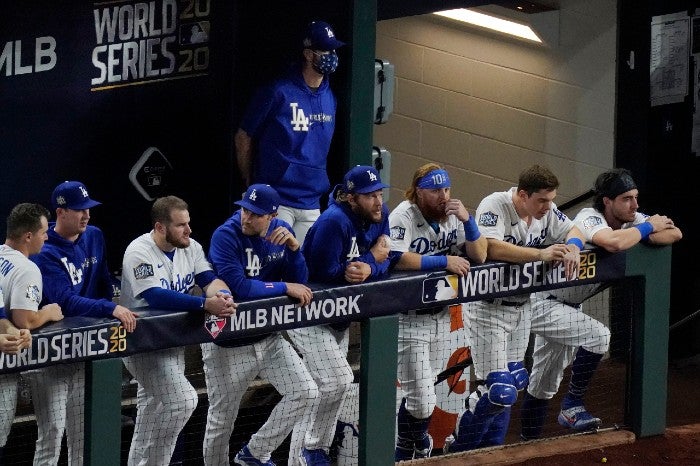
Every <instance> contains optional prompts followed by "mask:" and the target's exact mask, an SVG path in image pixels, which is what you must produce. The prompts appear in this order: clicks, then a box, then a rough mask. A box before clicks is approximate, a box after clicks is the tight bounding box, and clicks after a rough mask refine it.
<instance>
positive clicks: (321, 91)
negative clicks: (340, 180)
mask: <svg viewBox="0 0 700 466" xmlns="http://www.w3.org/2000/svg"><path fill="white" fill-rule="evenodd" d="M343 45H345V43H344V42H341V41H339V40H338V39H336V37H335V33H334V32H333V29H331V26H330V25H329V24H328V23H326V22H323V21H313V22H311V23H309V24H308V25H307V28H306V30H305V33H304V39H303V41H302V54H301V58H302V60H301V61H300V62H298V63H296V64H294V65H293V66H292V68H291V69H290V70H289V72H288V74H287V75H285V76H283V77H282V78H280V79H278V80H276V81H274V82H273V83H272V84H271V85H269V86H264V87H262V88H261V89H260V90H258V91H257V92H256V93H255V95H254V96H253V98H252V99H251V101H250V103H249V104H248V108H247V109H246V112H245V114H244V115H243V118H242V120H241V123H240V127H239V129H238V131H237V132H236V135H235V141H234V142H235V146H236V156H237V162H238V169H239V171H240V173H241V177H242V178H243V181H244V183H245V185H246V186H249V185H250V184H252V183H264V184H269V185H271V186H272V187H273V188H275V190H276V191H277V192H278V193H279V195H280V200H281V204H280V206H279V211H278V217H279V218H280V219H281V220H284V221H285V222H287V223H288V224H289V225H290V226H291V227H292V229H293V230H294V231H295V232H296V234H297V239H298V240H299V241H300V242H302V243H303V241H304V238H305V237H306V232H307V231H308V230H309V228H310V227H311V225H312V224H313V223H314V221H315V220H316V219H317V218H318V216H319V215H320V198H321V196H322V195H324V194H325V193H326V192H328V189H329V188H330V183H329V181H328V174H327V173H326V160H327V158H328V150H329V148H330V145H331V139H332V138H333V131H334V130H335V111H336V98H335V95H334V94H333V91H332V90H331V88H330V85H329V75H330V74H331V73H333V72H334V71H335V69H336V67H337V66H338V55H336V52H335V50H336V49H337V48H339V47H342V46H343Z"/></svg>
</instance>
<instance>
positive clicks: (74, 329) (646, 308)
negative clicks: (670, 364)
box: [0, 245, 671, 465]
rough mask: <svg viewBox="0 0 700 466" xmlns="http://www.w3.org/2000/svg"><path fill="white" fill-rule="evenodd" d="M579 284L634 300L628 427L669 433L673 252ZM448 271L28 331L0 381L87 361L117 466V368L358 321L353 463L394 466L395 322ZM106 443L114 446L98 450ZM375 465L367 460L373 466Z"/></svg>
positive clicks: (528, 282) (585, 273)
mask: <svg viewBox="0 0 700 466" xmlns="http://www.w3.org/2000/svg"><path fill="white" fill-rule="evenodd" d="M581 263H582V268H581V273H580V276H579V281H578V283H580V284H584V283H594V282H596V283H597V282H617V283H621V284H622V285H621V286H624V287H625V291H626V295H628V296H630V298H629V299H631V300H632V301H633V303H632V306H633V314H632V318H631V355H630V359H629V380H628V386H629V387H633V389H629V390H628V393H627V407H626V408H627V409H626V415H625V416H626V419H625V423H626V425H627V426H629V428H630V429H631V430H632V431H633V432H634V433H635V434H636V435H637V436H639V437H645V436H651V435H657V434H662V433H663V431H664V429H665V427H666V393H667V386H666V380H667V354H668V328H669V317H668V316H669V303H670V275H671V247H670V246H667V247H653V246H646V245H639V246H636V247H634V248H632V249H630V250H629V251H627V252H623V253H617V254H608V253H606V252H605V251H602V250H599V249H594V250H589V251H584V252H582V262H581ZM444 276H445V274H444V273H437V274H425V273H418V272H417V273H396V274H393V275H392V276H391V277H389V278H387V279H384V280H379V281H375V282H369V283H364V284H360V285H352V286H340V287H330V288H329V287H318V286H312V288H313V289H314V299H313V302H312V303H311V305H309V306H307V307H305V308H300V307H298V306H297V305H296V304H294V303H293V302H292V301H291V300H290V299H288V298H287V297H279V298H271V299H264V300H256V301H249V302H243V303H240V305H239V308H238V312H237V315H236V316H234V317H232V318H229V319H216V318H211V317H210V318H207V319H205V318H204V316H203V315H201V314H195V313H169V312H163V311H158V310H155V309H146V308H144V309H139V310H138V312H139V313H140V315H141V317H140V318H139V322H138V325H137V330H136V332H134V333H133V334H127V333H126V332H125V331H124V329H123V327H121V326H119V325H116V324H118V322H116V321H114V320H109V319H87V318H67V319H64V320H63V321H61V322H57V323H53V324H50V325H48V326H46V327H44V328H42V329H41V330H39V331H37V332H35V333H34V337H33V344H32V347H31V348H30V350H29V351H25V352H23V353H22V354H21V355H19V356H8V355H1V356H0V358H1V364H0V373H3V372H17V371H24V370H28V369H33V368H38V367H43V366H47V365H51V364H60V363H69V362H77V361H85V362H86V381H87V383H86V393H85V403H86V406H85V437H86V438H85V464H104V465H119V464H120V454H121V451H120V442H119V441H118V440H119V439H120V438H121V398H122V362H121V359H120V358H121V357H123V356H128V355H130V354H135V353H139V352H145V351H152V350H157V349H163V348H169V347H175V346H186V345H192V344H198V343H203V342H210V341H214V340H215V339H225V338H235V337H236V336H238V335H251V334H260V333H267V332H270V331H278V330H286V329H291V328H296V327H303V326H309V325H318V324H324V323H333V322H341V321H360V322H361V330H360V335H361V337H360V338H361V342H360V350H361V355H360V359H361V364H360V377H359V378H360V422H359V424H360V426H362V427H361V429H360V440H359V451H358V462H359V464H360V465H369V464H392V463H393V451H394V431H395V415H396V413H395V406H396V405H395V401H396V364H397V359H396V341H397V336H398V327H397V317H396V314H397V313H398V312H400V311H405V310H410V309H421V308H427V307H434V306H435V301H434V300H431V299H428V300H426V299H425V296H426V293H425V292H424V289H425V287H430V286H433V285H432V284H434V282H435V280H437V279H441V278H442V277H444ZM451 282H452V283H454V284H455V287H456V288H457V289H456V291H457V292H458V293H457V297H456V298H454V299H450V300H446V301H441V304H446V305H447V304H457V303H462V302H469V301H475V300H479V299H484V298H494V297H502V296H508V295H513V294H518V293H523V292H527V291H532V292H535V291H541V290H547V289H552V288H559V287H565V286H571V282H565V281H564V280H563V270H562V269H561V267H552V266H550V265H549V264H547V263H543V262H531V263H527V264H518V265H514V264H506V263H488V264H484V265H479V266H473V267H472V269H471V271H470V273H469V275H468V276H466V277H463V278H458V279H457V278H454V277H453V278H452V279H451ZM105 439H109V441H108V442H105ZM370 458H371V462H370Z"/></svg>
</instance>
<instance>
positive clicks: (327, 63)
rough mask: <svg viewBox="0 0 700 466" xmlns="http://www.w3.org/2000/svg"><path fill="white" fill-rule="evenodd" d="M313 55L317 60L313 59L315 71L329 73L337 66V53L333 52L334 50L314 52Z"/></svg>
mask: <svg viewBox="0 0 700 466" xmlns="http://www.w3.org/2000/svg"><path fill="white" fill-rule="evenodd" d="M314 55H316V57H317V60H314V62H313V67H314V70H316V71H317V72H319V73H321V74H331V73H333V72H334V71H335V69H336V68H338V55H337V54H336V53H335V50H333V51H331V53H325V54H320V53H316V52H314Z"/></svg>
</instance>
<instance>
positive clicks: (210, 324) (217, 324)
mask: <svg viewBox="0 0 700 466" xmlns="http://www.w3.org/2000/svg"><path fill="white" fill-rule="evenodd" d="M225 326H226V319H224V318H223V317H217V316H215V315H212V314H207V317H206V318H205V319H204V328H205V329H207V332H209V335H211V337H212V338H216V337H218V336H219V334H220V333H221V331H222V330H223V329H224V327H225Z"/></svg>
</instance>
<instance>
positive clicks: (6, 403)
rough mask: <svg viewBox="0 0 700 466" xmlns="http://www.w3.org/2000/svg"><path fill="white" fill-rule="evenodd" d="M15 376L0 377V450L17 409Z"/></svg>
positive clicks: (5, 440)
mask: <svg viewBox="0 0 700 466" xmlns="http://www.w3.org/2000/svg"><path fill="white" fill-rule="evenodd" d="M17 379H18V376H17V374H2V375H0V448H2V447H4V446H5V444H6V443H7V437H9V436H10V430H11V429H12V421H14V420H15V409H16V408H17Z"/></svg>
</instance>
